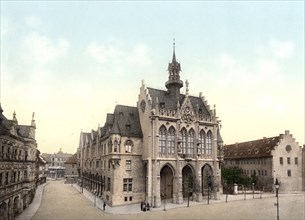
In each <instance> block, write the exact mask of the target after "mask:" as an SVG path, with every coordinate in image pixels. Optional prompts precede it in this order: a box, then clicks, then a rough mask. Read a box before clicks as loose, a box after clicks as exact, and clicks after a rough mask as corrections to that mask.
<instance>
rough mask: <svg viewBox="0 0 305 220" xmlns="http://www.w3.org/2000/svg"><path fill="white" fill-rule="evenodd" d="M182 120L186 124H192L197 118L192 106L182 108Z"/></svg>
mask: <svg viewBox="0 0 305 220" xmlns="http://www.w3.org/2000/svg"><path fill="white" fill-rule="evenodd" d="M181 120H182V121H183V122H185V123H186V124H191V123H192V122H193V121H194V120H195V114H194V112H193V110H192V108H191V107H190V106H188V105H187V106H185V107H183V108H182V116H181Z"/></svg>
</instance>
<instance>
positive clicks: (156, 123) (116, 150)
mask: <svg viewBox="0 0 305 220" xmlns="http://www.w3.org/2000/svg"><path fill="white" fill-rule="evenodd" d="M180 71H181V66H180V63H179V62H178V61H177V59H176V54H175V47H174V51H173V57H172V61H171V63H169V64H168V74H169V76H168V80H167V81H166V82H165V87H166V89H164V90H160V89H155V88H151V87H147V86H146V85H145V83H144V82H143V81H142V85H141V88H140V93H139V95H138V101H137V105H136V106H135V107H133V106H124V105H117V106H116V107H115V109H114V112H113V113H112V114H107V117H106V122H105V125H104V126H103V127H100V126H99V127H98V128H97V130H96V131H94V130H92V131H91V132H88V133H86V132H81V134H80V142H79V147H78V151H77V159H78V171H79V174H80V176H81V178H80V180H79V184H80V185H81V186H82V187H86V188H87V189H89V190H91V191H92V192H93V193H95V194H96V195H97V196H100V197H102V198H103V199H104V201H105V202H106V203H107V204H108V205H111V206H118V205H125V204H132V203H140V202H141V201H145V202H146V203H149V204H150V205H151V206H152V207H160V206H161V203H162V202H171V203H176V204H181V203H183V202H184V199H186V198H188V197H191V199H193V200H194V201H198V202H199V201H202V200H203V198H206V197H207V195H208V194H211V195H212V198H214V199H217V198H218V197H219V191H220V185H221V181H220V180H221V174H220V164H221V162H222V157H223V156H222V154H223V153H222V150H223V141H222V138H221V135H220V120H219V119H218V117H217V116H216V110H215V107H214V109H212V108H210V106H209V105H208V104H207V101H206V100H205V98H204V96H202V94H201V93H200V94H199V96H198V97H195V96H192V95H189V84H188V82H187V81H186V82H185V91H186V92H185V94H182V93H181V91H180V90H181V88H182V87H183V86H184V83H183V81H182V80H181V79H180ZM210 191H212V193H210Z"/></svg>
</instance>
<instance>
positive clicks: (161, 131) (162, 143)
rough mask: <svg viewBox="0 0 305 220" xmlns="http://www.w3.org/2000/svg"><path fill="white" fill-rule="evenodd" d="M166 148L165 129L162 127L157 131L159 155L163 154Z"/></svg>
mask: <svg viewBox="0 0 305 220" xmlns="http://www.w3.org/2000/svg"><path fill="white" fill-rule="evenodd" d="M165 147H166V128H165V127H164V126H162V127H161V128H160V129H159V153H160V154H165Z"/></svg>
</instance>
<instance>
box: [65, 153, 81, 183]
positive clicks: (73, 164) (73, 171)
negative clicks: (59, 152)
mask: <svg viewBox="0 0 305 220" xmlns="http://www.w3.org/2000/svg"><path fill="white" fill-rule="evenodd" d="M76 156H77V155H76V154H73V155H72V156H71V157H69V158H68V159H67V160H66V162H65V179H66V181H65V183H76V182H77V179H78V170H77V158H76Z"/></svg>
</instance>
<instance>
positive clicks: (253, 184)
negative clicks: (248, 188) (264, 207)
mask: <svg viewBox="0 0 305 220" xmlns="http://www.w3.org/2000/svg"><path fill="white" fill-rule="evenodd" d="M252 191H253V199H254V183H252Z"/></svg>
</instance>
